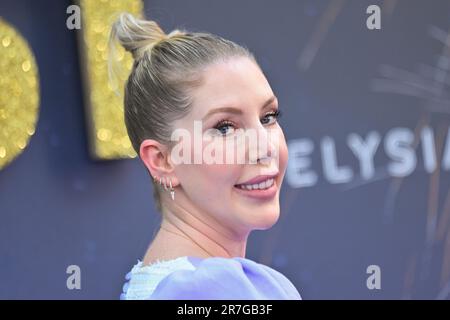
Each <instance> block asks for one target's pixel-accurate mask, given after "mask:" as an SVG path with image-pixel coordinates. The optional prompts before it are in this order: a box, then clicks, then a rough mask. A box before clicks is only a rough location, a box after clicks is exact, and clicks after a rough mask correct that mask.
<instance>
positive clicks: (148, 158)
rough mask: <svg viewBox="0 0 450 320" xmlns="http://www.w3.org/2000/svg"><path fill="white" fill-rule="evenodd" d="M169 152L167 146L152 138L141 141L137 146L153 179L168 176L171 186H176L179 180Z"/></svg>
mask: <svg viewBox="0 0 450 320" xmlns="http://www.w3.org/2000/svg"><path fill="white" fill-rule="evenodd" d="M169 152H170V150H169V149H168V148H167V146H165V145H164V144H161V143H159V142H158V141H156V140H153V139H146V140H144V141H142V143H141V146H140V148H139V156H140V158H141V160H142V162H143V163H144V165H145V166H146V167H147V170H148V171H149V173H150V175H151V176H152V177H153V179H155V178H156V179H157V180H158V181H159V178H170V179H171V180H172V186H177V185H178V183H179V182H178V179H177V177H176V175H175V170H174V169H175V167H174V165H173V164H172V162H171V161H170V155H169Z"/></svg>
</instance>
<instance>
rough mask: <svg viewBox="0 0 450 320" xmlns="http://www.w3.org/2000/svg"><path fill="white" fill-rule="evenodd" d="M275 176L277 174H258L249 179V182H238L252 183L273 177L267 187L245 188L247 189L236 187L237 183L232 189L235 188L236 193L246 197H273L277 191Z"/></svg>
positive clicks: (262, 198) (261, 198) (266, 198)
mask: <svg viewBox="0 0 450 320" xmlns="http://www.w3.org/2000/svg"><path fill="white" fill-rule="evenodd" d="M277 176H278V174H275V175H264V176H258V177H256V178H253V179H252V180H249V181H250V183H240V184H252V183H258V182H262V181H265V180H267V179H269V178H273V184H272V186H270V188H268V189H264V190H260V189H255V190H247V189H241V188H239V187H237V185H235V186H234V189H236V191H237V192H238V193H240V194H242V195H244V196H246V197H250V198H255V199H260V200H270V199H272V198H273V197H275V195H276V194H277V191H278V185H277V179H276V177H277ZM253 181H255V182H253ZM240 184H238V185H240Z"/></svg>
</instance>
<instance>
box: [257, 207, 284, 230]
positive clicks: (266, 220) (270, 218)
mask: <svg viewBox="0 0 450 320" xmlns="http://www.w3.org/2000/svg"><path fill="white" fill-rule="evenodd" d="M255 213H256V214H257V216H255V215H254V214H255ZM255 213H254V214H253V215H252V221H251V225H252V229H253V230H266V229H269V228H271V227H272V226H273V225H274V224H275V223H277V221H278V219H279V217H280V210H279V208H278V207H277V208H273V209H270V210H269V208H267V209H266V210H264V209H263V208H261V210H259V211H258V212H255Z"/></svg>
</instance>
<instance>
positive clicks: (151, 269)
mask: <svg viewBox="0 0 450 320" xmlns="http://www.w3.org/2000/svg"><path fill="white" fill-rule="evenodd" d="M194 269H195V267H194V266H193V265H192V264H191V263H190V261H189V260H188V259H187V257H179V258H176V259H172V260H165V261H160V260H158V261H157V262H155V263H152V264H151V265H144V264H143V262H141V261H139V260H138V263H137V264H136V265H134V267H133V268H132V269H131V271H130V272H128V273H127V275H126V276H125V280H126V282H125V284H124V286H123V288H122V294H121V295H120V299H121V300H142V299H148V298H149V297H150V295H151V294H152V293H153V291H154V290H155V288H156V286H157V285H158V283H159V282H160V281H161V280H162V279H164V278H165V277H166V276H167V275H168V274H170V273H171V272H174V271H176V270H194Z"/></svg>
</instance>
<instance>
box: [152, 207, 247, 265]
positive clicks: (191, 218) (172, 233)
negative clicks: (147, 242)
mask: <svg viewBox="0 0 450 320" xmlns="http://www.w3.org/2000/svg"><path fill="white" fill-rule="evenodd" d="M248 235H249V232H245V231H241V232H240V233H238V232H236V230H231V228H230V229H227V227H226V226H224V225H223V223H222V224H221V223H220V222H218V221H215V220H214V219H213V218H211V217H210V216H208V217H205V215H199V214H198V212H195V211H194V210H186V209H184V208H183V207H181V206H179V205H176V204H174V203H172V204H171V206H170V208H168V207H164V212H163V218H162V222H161V227H160V229H159V231H158V233H157V235H156V237H155V239H154V241H153V242H152V246H151V247H150V248H149V251H151V250H152V248H153V249H154V250H153V251H155V252H154V253H153V254H150V255H152V256H161V255H163V256H165V257H168V258H174V257H177V256H197V257H203V258H206V257H224V258H232V257H242V258H245V250H246V246H247V238H248ZM158 248H159V250H158ZM161 248H162V249H161ZM158 251H159V253H160V254H158V253H156V252H158ZM161 252H163V254H161Z"/></svg>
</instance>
